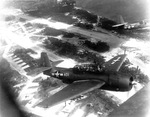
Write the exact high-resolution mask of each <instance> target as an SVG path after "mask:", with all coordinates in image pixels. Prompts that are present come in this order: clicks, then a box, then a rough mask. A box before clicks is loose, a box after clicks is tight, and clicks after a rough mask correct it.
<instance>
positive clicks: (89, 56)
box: [44, 38, 104, 62]
mask: <svg viewBox="0 0 150 117" xmlns="http://www.w3.org/2000/svg"><path fill="white" fill-rule="evenodd" d="M44 47H45V48H47V49H50V50H52V51H54V52H55V53H56V54H58V55H59V56H65V57H68V58H72V59H75V60H76V61H78V62H85V61H86V62H87V61H92V62H96V61H97V62H102V61H104V58H103V57H100V56H97V55H96V54H95V53H92V52H88V51H86V50H83V51H82V52H80V51H79V48H77V47H76V46H75V45H73V44H70V43H68V42H62V40H58V39H57V38H48V40H45V41H44Z"/></svg>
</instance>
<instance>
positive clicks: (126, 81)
mask: <svg viewBox="0 0 150 117" xmlns="http://www.w3.org/2000/svg"><path fill="white" fill-rule="evenodd" d="M132 82H133V77H130V76H124V75H110V76H109V81H108V83H109V85H110V86H111V87H113V88H114V89H115V90H116V91H129V90H131V89H132Z"/></svg>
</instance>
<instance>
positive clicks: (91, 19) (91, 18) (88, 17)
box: [71, 9, 97, 23]
mask: <svg viewBox="0 0 150 117" xmlns="http://www.w3.org/2000/svg"><path fill="white" fill-rule="evenodd" d="M71 15H73V16H76V17H77V18H79V19H80V20H84V21H85V22H88V23H97V15H95V14H92V13H90V12H88V11H86V10H83V9H73V11H72V12H71Z"/></svg>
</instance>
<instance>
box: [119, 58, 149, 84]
mask: <svg viewBox="0 0 150 117" xmlns="http://www.w3.org/2000/svg"><path fill="white" fill-rule="evenodd" d="M130 65H131V63H130V61H129V60H126V61H125V62H124V63H123V65H122V67H121V69H120V72H121V73H124V74H127V75H130V76H132V77H133V78H134V79H135V80H136V81H138V82H139V83H141V84H144V85H145V84H147V83H148V82H149V78H148V76H147V75H145V74H144V73H142V72H141V70H140V69H139V68H134V67H132V68H129V66H130Z"/></svg>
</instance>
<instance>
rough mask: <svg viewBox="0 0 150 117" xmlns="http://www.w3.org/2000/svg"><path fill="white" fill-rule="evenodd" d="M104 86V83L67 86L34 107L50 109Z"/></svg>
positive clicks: (80, 83)
mask: <svg viewBox="0 0 150 117" xmlns="http://www.w3.org/2000/svg"><path fill="white" fill-rule="evenodd" d="M104 84H105V82H103V81H83V82H74V83H72V84H70V85H68V86H67V87H65V88H63V89H62V90H61V91H59V92H57V93H55V94H54V95H52V96H50V97H49V98H47V99H45V100H44V101H42V102H40V103H38V104H37V105H36V106H46V107H51V106H54V105H57V104H59V103H61V102H65V101H67V100H69V99H72V98H75V97H77V96H79V95H81V94H84V93H87V92H90V91H92V90H94V89H97V88H100V87H101V86H103V85H104Z"/></svg>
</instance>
